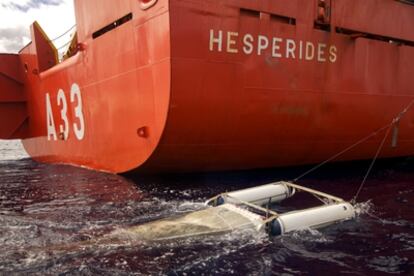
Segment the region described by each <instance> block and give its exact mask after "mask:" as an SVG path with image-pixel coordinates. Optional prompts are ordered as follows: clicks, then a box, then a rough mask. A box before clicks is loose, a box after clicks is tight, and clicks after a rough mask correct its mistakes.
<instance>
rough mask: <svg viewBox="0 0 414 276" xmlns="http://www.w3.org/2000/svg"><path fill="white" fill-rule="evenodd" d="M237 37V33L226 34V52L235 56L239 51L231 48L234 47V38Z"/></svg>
mask: <svg viewBox="0 0 414 276" xmlns="http://www.w3.org/2000/svg"><path fill="white" fill-rule="evenodd" d="M237 37H239V33H235V32H228V33H227V52H228V53H233V54H237V53H238V52H239V50H237V48H232V46H233V45H236V42H237V41H236V40H234V38H237Z"/></svg>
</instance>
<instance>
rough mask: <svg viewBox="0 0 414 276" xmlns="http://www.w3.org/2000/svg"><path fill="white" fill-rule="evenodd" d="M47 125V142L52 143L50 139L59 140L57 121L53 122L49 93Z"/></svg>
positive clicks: (47, 95)
mask: <svg viewBox="0 0 414 276" xmlns="http://www.w3.org/2000/svg"><path fill="white" fill-rule="evenodd" d="M46 125H47V140H49V141H50V137H51V136H52V137H53V140H55V141H56V140H57V135H56V128H55V121H54V120H53V112H52V105H51V104H50V96H49V93H46Z"/></svg>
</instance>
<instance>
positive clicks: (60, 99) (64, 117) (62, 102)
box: [57, 89, 69, 140]
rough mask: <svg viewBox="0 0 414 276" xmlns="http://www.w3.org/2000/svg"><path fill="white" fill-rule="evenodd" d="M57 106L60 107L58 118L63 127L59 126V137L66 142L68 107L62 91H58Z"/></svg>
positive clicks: (67, 135) (67, 134)
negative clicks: (59, 117)
mask: <svg viewBox="0 0 414 276" xmlns="http://www.w3.org/2000/svg"><path fill="white" fill-rule="evenodd" d="M57 105H58V106H61V105H62V109H61V110H60V116H61V117H62V120H63V122H64V125H59V135H61V134H63V139H64V140H67V139H68V137H69V121H68V116H67V112H68V105H67V102H66V97H65V92H64V91H63V90H62V89H59V92H58V95H57Z"/></svg>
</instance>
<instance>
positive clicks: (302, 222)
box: [269, 202, 355, 236]
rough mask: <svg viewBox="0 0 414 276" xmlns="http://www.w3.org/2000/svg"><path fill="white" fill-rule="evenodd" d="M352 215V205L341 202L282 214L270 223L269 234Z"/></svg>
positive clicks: (314, 225) (323, 224)
mask: <svg viewBox="0 0 414 276" xmlns="http://www.w3.org/2000/svg"><path fill="white" fill-rule="evenodd" d="M353 217H355V209H354V207H353V206H352V205H351V204H350V203H348V202H343V203H337V204H333V205H326V206H321V207H315V208H310V209H306V210H301V211H293V212H290V213H285V214H282V215H280V216H279V217H278V218H277V219H275V220H273V221H272V222H271V223H270V225H269V228H270V229H269V230H270V233H271V235H273V236H277V235H282V234H284V233H286V232H290V231H295V230H302V229H307V228H312V229H316V228H321V227H324V226H327V225H330V224H333V223H335V222H339V221H342V220H348V219H351V218H353Z"/></svg>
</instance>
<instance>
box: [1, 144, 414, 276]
mask: <svg viewBox="0 0 414 276" xmlns="http://www.w3.org/2000/svg"><path fill="white" fill-rule="evenodd" d="M368 165H369V162H353V163H342V164H335V165H327V166H326V167H323V168H322V169H321V170H319V171H317V172H316V173H313V174H311V175H308V176H307V177H305V178H304V179H302V180H301V181H300V182H299V184H302V185H305V186H308V187H312V188H316V189H319V190H322V191H324V192H327V193H331V194H334V195H336V196H339V197H342V198H344V199H347V200H348V199H350V198H352V197H353V196H354V195H355V193H356V191H357V190H358V187H359V184H360V183H361V180H362V178H363V175H364V173H365V171H366V170H367V168H368ZM306 169H308V168H303V167H302V168H293V169H274V170H258V171H250V172H226V173H209V174H205V173H204V174H187V175H161V176H120V175H111V174H106V173H101V172H94V171H88V170H85V169H81V168H75V167H71V166H65V165H47V164H39V163H36V162H34V161H32V160H31V159H29V158H27V156H26V154H25V153H24V150H23V149H22V147H21V145H20V143H19V142H18V141H12V142H5V141H0V246H1V249H0V275H28V274H30V275H335V274H337V275H389V274H405V275H414V159H412V158H411V159H410V158H405V159H397V160H388V161H381V162H379V163H377V164H376V166H375V167H374V170H373V172H372V174H371V175H370V177H369V178H368V181H367V183H366V184H365V186H364V188H363V189H362V192H361V194H360V196H359V198H358V204H357V209H358V216H357V218H356V219H354V220H351V221H347V222H344V223H340V224H336V225H333V226H329V227H327V228H324V229H320V230H318V231H317V230H306V231H300V232H294V233H290V234H287V235H284V236H282V237H273V238H269V237H268V236H267V235H266V234H257V233H252V232H246V231H236V232H234V233H231V234H226V235H222V236H206V237H202V238H189V239H184V240H179V241H168V242H152V243H151V242H144V241H140V240H136V239H135V240H134V239H131V238H128V237H125V241H124V242H121V243H118V244H117V243H114V244H98V243H97V244H93V241H94V240H96V239H97V238H99V237H101V236H102V235H105V234H107V233H110V232H111V231H114V230H117V229H118V230H119V229H125V228H128V227H130V226H134V225H139V224H142V223H145V222H148V221H152V220H155V219H159V218H164V217H169V216H175V215H178V214H182V213H185V212H188V211H192V210H199V209H201V208H203V202H204V201H205V200H206V199H208V198H209V197H212V196H214V195H216V194H218V193H221V192H225V191H230V190H235V189H241V188H246V187H251V186H255V185H260V184H265V183H268V182H272V181H278V180H288V179H293V178H295V177H296V176H298V175H300V174H301V173H302V172H303V171H306ZM296 203H298V202H296ZM300 204H301V202H299V205H300ZM85 242H86V243H85ZM82 244H89V245H88V246H86V245H85V246H82ZM91 244H93V245H91Z"/></svg>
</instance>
